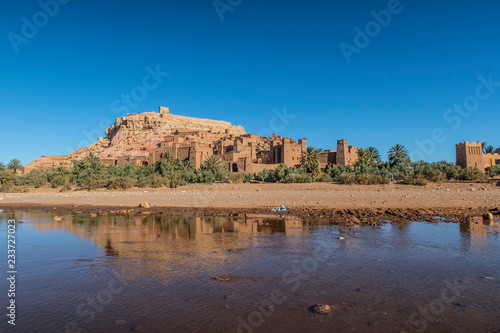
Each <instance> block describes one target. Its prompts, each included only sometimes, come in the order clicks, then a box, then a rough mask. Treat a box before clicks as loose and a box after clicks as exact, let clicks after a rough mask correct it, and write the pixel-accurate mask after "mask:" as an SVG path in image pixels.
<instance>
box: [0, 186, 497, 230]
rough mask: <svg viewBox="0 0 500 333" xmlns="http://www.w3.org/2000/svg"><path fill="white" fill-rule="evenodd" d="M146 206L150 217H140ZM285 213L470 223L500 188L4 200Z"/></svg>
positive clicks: (156, 192)
mask: <svg viewBox="0 0 500 333" xmlns="http://www.w3.org/2000/svg"><path fill="white" fill-rule="evenodd" d="M141 202H147V203H149V204H150V206H151V207H150V208H149V209H138V206H139V204H140V203H141ZM279 205H284V206H285V207H286V208H287V214H292V215H296V216H299V217H318V218H330V219H342V218H346V217H350V218H354V220H356V219H360V220H361V221H364V220H366V219H368V220H373V219H374V218H376V219H386V218H387V219H391V220H393V219H406V218H407V219H413V220H429V218H430V219H432V218H433V217H434V216H441V217H449V218H463V217H467V216H470V215H478V214H484V213H485V212H487V211H492V212H493V213H495V212H498V207H500V187H499V186H496V185H495V184H477V183H431V184H429V185H428V186H425V187H422V186H409V185H402V184H396V183H392V184H388V185H339V184H329V183H311V184H269V183H265V184H248V183H247V184H214V185H189V186H183V187H178V188H175V189H171V188H157V189H151V188H146V189H143V188H133V189H129V190H125V191H117V190H96V191H71V192H63V193H61V192H59V190H58V189H52V188H39V189H33V190H30V191H29V192H27V193H1V194H0V208H3V209H8V208H15V209H53V208H54V207H55V208H57V209H59V210H62V209H64V210H77V211H89V212H95V213H99V212H100V214H104V213H106V214H108V213H110V212H112V213H118V214H138V213H141V214H144V213H146V212H147V213H150V214H153V213H160V212H165V211H169V212H201V213H207V214H239V213H269V212H270V210H271V209H272V208H274V207H277V206H279Z"/></svg>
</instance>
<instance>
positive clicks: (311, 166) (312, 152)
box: [300, 147, 323, 172]
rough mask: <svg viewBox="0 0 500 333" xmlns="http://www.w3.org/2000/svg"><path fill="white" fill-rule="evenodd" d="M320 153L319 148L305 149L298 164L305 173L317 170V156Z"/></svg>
mask: <svg viewBox="0 0 500 333" xmlns="http://www.w3.org/2000/svg"><path fill="white" fill-rule="evenodd" d="M322 151H323V149H321V148H314V147H307V149H306V151H303V152H302V157H301V158H300V164H301V165H302V167H304V168H305V169H306V170H307V172H314V171H316V170H318V169H319V154H320V153H321V152H322Z"/></svg>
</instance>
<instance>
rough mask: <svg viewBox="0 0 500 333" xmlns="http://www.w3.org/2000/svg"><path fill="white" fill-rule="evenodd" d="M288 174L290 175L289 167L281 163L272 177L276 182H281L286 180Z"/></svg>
mask: <svg viewBox="0 0 500 333" xmlns="http://www.w3.org/2000/svg"><path fill="white" fill-rule="evenodd" d="M287 174H288V167H287V166H286V164H284V163H281V164H280V165H278V166H277V167H276V169H274V172H273V175H272V176H273V178H274V179H275V180H277V181H279V182H281V181H283V180H285V177H286V175H287Z"/></svg>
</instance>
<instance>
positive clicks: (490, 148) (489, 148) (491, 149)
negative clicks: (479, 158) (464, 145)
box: [483, 145, 495, 154]
mask: <svg viewBox="0 0 500 333" xmlns="http://www.w3.org/2000/svg"><path fill="white" fill-rule="evenodd" d="M483 151H484V153H485V154H493V153H494V152H495V147H493V146H492V145H487V146H484V147H483Z"/></svg>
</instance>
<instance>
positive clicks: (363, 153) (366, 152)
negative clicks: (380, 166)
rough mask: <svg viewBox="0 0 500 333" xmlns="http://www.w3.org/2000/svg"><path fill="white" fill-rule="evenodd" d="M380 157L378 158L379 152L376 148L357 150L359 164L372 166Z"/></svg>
mask: <svg viewBox="0 0 500 333" xmlns="http://www.w3.org/2000/svg"><path fill="white" fill-rule="evenodd" d="M381 160H382V159H381V158H380V153H379V151H378V149H377V148H375V147H369V148H368V149H360V150H358V161H359V162H360V163H361V164H365V165H368V166H374V165H375V164H377V163H378V162H380V161H381Z"/></svg>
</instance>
